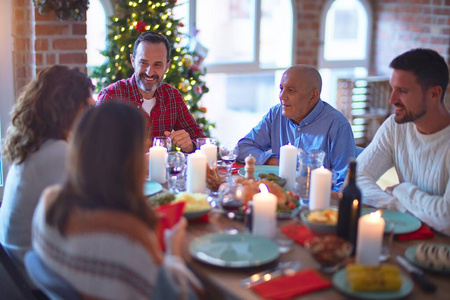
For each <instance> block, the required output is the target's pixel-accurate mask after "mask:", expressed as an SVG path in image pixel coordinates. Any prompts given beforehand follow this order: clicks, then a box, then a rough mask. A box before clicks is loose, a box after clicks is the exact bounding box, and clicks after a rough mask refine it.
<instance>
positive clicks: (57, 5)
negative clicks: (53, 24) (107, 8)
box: [33, 0, 89, 21]
mask: <svg viewBox="0 0 450 300" xmlns="http://www.w3.org/2000/svg"><path fill="white" fill-rule="evenodd" d="M33 3H34V6H35V7H36V8H37V10H38V12H39V13H40V14H41V15H45V14H48V13H49V12H51V11H55V16H56V18H57V19H58V20H67V19H73V20H77V21H81V20H83V18H84V14H85V12H86V11H87V9H88V8H89V0H33Z"/></svg>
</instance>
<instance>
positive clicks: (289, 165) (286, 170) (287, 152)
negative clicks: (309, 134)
mask: <svg viewBox="0 0 450 300" xmlns="http://www.w3.org/2000/svg"><path fill="white" fill-rule="evenodd" d="M296 169H297V148H296V147H295V146H292V145H291V144H288V145H284V146H282V147H280V167H279V169H278V176H280V177H283V178H285V179H286V184H285V186H284V188H285V189H287V190H290V191H291V190H292V189H293V188H294V183H295V170H296Z"/></svg>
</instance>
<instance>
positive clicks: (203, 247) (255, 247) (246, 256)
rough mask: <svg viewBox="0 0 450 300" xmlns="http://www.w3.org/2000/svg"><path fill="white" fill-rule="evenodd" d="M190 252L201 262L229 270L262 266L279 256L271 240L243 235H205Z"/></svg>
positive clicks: (197, 240) (194, 244)
mask: <svg viewBox="0 0 450 300" xmlns="http://www.w3.org/2000/svg"><path fill="white" fill-rule="evenodd" d="M189 252H190V253H191V255H192V256H194V257H195V258H196V259H198V260H199V261H202V262H204V263H207V264H210V265H214V266H220V267H228V268H246V267H255V266H260V265H263V264H266V263H269V262H271V261H274V260H276V259H277V258H278V256H279V253H278V246H277V244H275V243H274V242H272V241H271V240H269V239H266V238H263V237H260V236H256V235H251V234H241V233H238V234H210V235H204V236H202V237H199V238H197V239H195V240H194V241H193V242H192V243H191V245H190V246H189Z"/></svg>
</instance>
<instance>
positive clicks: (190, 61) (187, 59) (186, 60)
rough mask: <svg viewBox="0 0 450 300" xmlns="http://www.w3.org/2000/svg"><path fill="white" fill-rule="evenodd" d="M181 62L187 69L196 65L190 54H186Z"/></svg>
mask: <svg viewBox="0 0 450 300" xmlns="http://www.w3.org/2000/svg"><path fill="white" fill-rule="evenodd" d="M181 62H182V63H183V64H184V66H185V67H186V68H189V67H190V66H192V64H193V63H194V59H193V58H192V56H190V55H189V54H186V55H185V56H183V58H182V59H181Z"/></svg>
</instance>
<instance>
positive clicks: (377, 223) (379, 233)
mask: <svg viewBox="0 0 450 300" xmlns="http://www.w3.org/2000/svg"><path fill="white" fill-rule="evenodd" d="M384 225H385V221H384V219H383V218H382V217H381V211H380V210H378V211H376V212H373V213H370V214H368V215H364V216H362V217H360V218H359V220H358V237H357V239H356V244H357V246H356V263H359V264H368V265H378V264H379V263H380V254H381V246H382V242H383V232H384Z"/></svg>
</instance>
